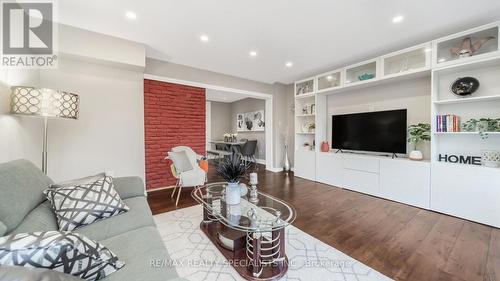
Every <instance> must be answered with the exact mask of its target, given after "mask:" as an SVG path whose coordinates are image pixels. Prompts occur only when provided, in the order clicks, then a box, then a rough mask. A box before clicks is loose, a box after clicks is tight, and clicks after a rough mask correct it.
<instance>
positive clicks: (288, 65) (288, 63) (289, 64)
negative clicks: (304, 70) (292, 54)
mask: <svg viewBox="0 0 500 281" xmlns="http://www.w3.org/2000/svg"><path fill="white" fill-rule="evenodd" d="M285 66H286V67H292V66H293V62H291V61H287V62H286V63H285Z"/></svg>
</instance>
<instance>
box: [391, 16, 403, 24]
mask: <svg viewBox="0 0 500 281" xmlns="http://www.w3.org/2000/svg"><path fill="white" fill-rule="evenodd" d="M404 19H405V17H403V16H401V15H398V16H395V17H393V18H392V23H400V22H402V21H403V20H404Z"/></svg>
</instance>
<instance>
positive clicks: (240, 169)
mask: <svg viewBox="0 0 500 281" xmlns="http://www.w3.org/2000/svg"><path fill="white" fill-rule="evenodd" d="M248 168H249V165H246V164H245V163H243V161H241V156H240V155H239V154H233V155H231V156H229V157H227V158H225V159H224V160H222V161H221V163H220V164H219V166H218V167H217V174H218V175H219V176H221V177H222V178H223V179H224V180H225V181H226V182H227V186H226V192H225V194H226V195H225V196H226V198H225V200H226V204H228V205H237V204H239V203H240V200H241V191H240V186H239V183H240V179H241V178H242V177H243V176H244V175H245V173H246V171H247V170H248Z"/></svg>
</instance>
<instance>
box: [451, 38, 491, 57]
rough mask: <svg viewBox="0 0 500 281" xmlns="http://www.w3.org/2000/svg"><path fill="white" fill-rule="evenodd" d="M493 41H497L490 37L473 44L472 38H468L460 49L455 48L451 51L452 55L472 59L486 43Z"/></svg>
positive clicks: (463, 41)
mask: <svg viewBox="0 0 500 281" xmlns="http://www.w3.org/2000/svg"><path fill="white" fill-rule="evenodd" d="M491 39H495V37H493V36H488V37H485V38H481V39H478V40H476V41H475V42H472V39H471V38H470V37H466V38H464V39H463V40H462V44H461V45H460V47H453V48H451V49H450V51H451V53H452V54H454V55H456V56H458V57H459V58H465V57H470V56H473V55H474V53H476V52H477V51H479V49H480V48H481V46H483V44H484V43H486V42H488V41H489V40H491Z"/></svg>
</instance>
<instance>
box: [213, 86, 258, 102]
mask: <svg viewBox="0 0 500 281" xmlns="http://www.w3.org/2000/svg"><path fill="white" fill-rule="evenodd" d="M205 94H206V100H208V101H218V102H235V101H239V100H242V99H246V98H248V96H246V95H243V94H238V93H231V92H225V91H219V90H213V89H208V88H207V89H206V92H205Z"/></svg>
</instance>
